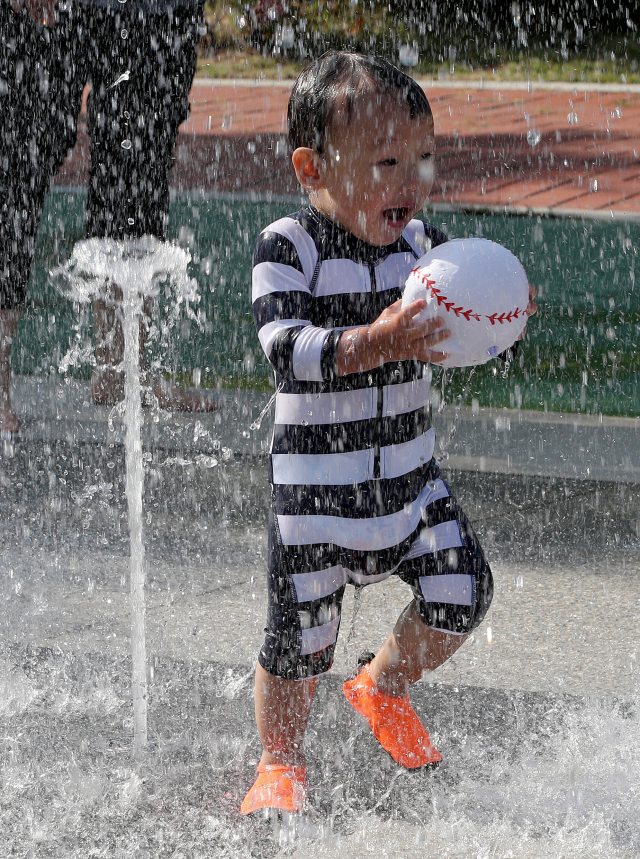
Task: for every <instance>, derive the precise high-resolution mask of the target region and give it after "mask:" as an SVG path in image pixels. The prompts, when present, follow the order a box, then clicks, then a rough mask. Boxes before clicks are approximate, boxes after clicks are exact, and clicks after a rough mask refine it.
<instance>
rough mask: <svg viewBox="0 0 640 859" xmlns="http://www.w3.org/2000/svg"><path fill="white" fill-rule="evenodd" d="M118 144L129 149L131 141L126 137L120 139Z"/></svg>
mask: <svg viewBox="0 0 640 859" xmlns="http://www.w3.org/2000/svg"><path fill="white" fill-rule="evenodd" d="M120 146H122V148H123V149H131V141H130V140H129V139H128V138H127V139H126V140H123V141H122V143H121V144H120Z"/></svg>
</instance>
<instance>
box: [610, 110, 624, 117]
mask: <svg viewBox="0 0 640 859" xmlns="http://www.w3.org/2000/svg"><path fill="white" fill-rule="evenodd" d="M621 118H622V109H621V108H619V107H616V109H615V110H612V111H611V119H621Z"/></svg>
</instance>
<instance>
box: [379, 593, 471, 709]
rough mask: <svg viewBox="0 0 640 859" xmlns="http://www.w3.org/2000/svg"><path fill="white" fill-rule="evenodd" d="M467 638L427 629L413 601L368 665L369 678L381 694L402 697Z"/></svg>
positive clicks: (445, 659)
mask: <svg viewBox="0 0 640 859" xmlns="http://www.w3.org/2000/svg"><path fill="white" fill-rule="evenodd" d="M466 639H467V636H466V635H453V634H451V633H447V632H443V631H442V630H439V629H432V628H431V627H429V626H427V625H426V624H425V623H424V621H423V620H422V619H421V617H420V613H419V611H418V609H417V607H416V603H415V602H411V603H409V605H408V606H407V607H406V608H405V609H404V611H403V612H402V613H401V615H400V617H399V618H398V620H397V621H396V625H395V627H394V628H393V632H392V633H391V635H390V636H389V638H388V639H387V640H386V642H385V644H384V646H383V647H382V649H381V650H380V652H379V653H378V655H377V656H376V657H375V659H374V660H373V661H372V662H371V664H370V666H369V673H370V675H371V679H372V680H373V682H374V683H375V685H376V686H377V687H378V689H379V690H380V691H381V692H384V693H385V694H386V695H390V696H391V697H393V698H402V697H404V696H405V695H406V694H407V693H408V691H409V687H410V686H411V685H412V684H413V683H415V682H416V681H417V680H419V679H420V677H421V676H422V672H423V671H433V670H434V669H435V668H438V666H440V665H442V664H443V663H444V662H446V661H447V659H449V657H450V656H452V655H453V654H454V653H455V652H456V650H457V649H458V648H459V647H460V646H461V645H462V644H463V642H465V641H466Z"/></svg>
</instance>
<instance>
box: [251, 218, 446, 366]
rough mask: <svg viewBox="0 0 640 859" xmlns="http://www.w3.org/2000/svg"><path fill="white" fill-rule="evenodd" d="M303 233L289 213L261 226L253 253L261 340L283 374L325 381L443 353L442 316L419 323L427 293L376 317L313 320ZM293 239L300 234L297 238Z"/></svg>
mask: <svg viewBox="0 0 640 859" xmlns="http://www.w3.org/2000/svg"><path fill="white" fill-rule="evenodd" d="M305 235H306V234H304V233H302V232H301V231H300V229H299V228H298V227H297V225H296V224H295V223H294V222H293V221H292V220H291V219H289V218H283V219H282V220H280V221H278V222H276V223H275V224H272V225H271V227H269V228H267V229H266V230H264V231H263V232H262V233H261V235H260V237H259V239H258V242H257V244H256V249H255V252H254V258H253V263H254V267H253V313H254V319H255V323H256V329H257V332H258V337H259V339H260V343H261V345H262V348H263V350H264V352H265V355H266V356H267V358H268V359H269V361H270V363H271V365H272V366H273V368H274V369H275V370H276V372H277V374H278V376H280V378H282V379H292V380H299V381H306V382H324V381H327V380H329V379H331V378H332V377H335V376H336V375H337V376H345V375H347V374H349V373H357V372H362V371H366V370H371V369H373V368H375V367H380V366H381V365H382V364H384V363H386V362H387V361H402V360H406V359H417V360H420V361H432V362H437V361H442V360H443V359H444V357H445V355H444V353H442V352H439V351H434V347H435V346H437V344H438V343H440V342H441V341H443V340H445V339H446V338H447V337H448V336H449V333H448V331H445V330H440V331H437V332H436V329H437V328H439V327H440V326H442V324H443V322H442V319H440V318H436V319H431V320H429V321H427V322H423V323H419V324H416V323H414V322H413V321H412V320H413V317H414V316H415V315H416V314H417V313H419V312H420V311H421V310H422V309H423V308H424V307H425V306H426V302H425V301H424V300H420V301H416V302H414V303H413V304H411V305H409V306H408V307H405V308H403V307H402V301H396V302H395V303H394V304H392V305H390V306H389V307H387V308H385V310H384V311H383V312H382V313H381V314H380V316H379V317H378V318H377V319H376V320H375V321H374V322H373V323H372V324H371V325H366V326H361V327H359V328H352V329H347V330H346V331H345V330H343V329H340V328H323V327H319V326H318V325H314V324H313V323H312V322H311V321H310V320H311V319H312V318H313V316H314V313H313V298H312V296H311V292H310V289H309V281H310V279H311V276H312V274H313V271H314V267H315V260H314V259H313V258H312V256H311V255H310V253H309V252H308V250H307V249H306V243H308V241H309V240H306V239H305ZM294 240H295V241H294Z"/></svg>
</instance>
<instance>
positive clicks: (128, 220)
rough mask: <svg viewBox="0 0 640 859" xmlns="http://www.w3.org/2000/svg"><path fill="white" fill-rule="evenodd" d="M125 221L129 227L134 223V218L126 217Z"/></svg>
mask: <svg viewBox="0 0 640 859" xmlns="http://www.w3.org/2000/svg"><path fill="white" fill-rule="evenodd" d="M127 223H128V224H129V226H130V227H132V226H133V225H134V224H135V220H134V218H127Z"/></svg>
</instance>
